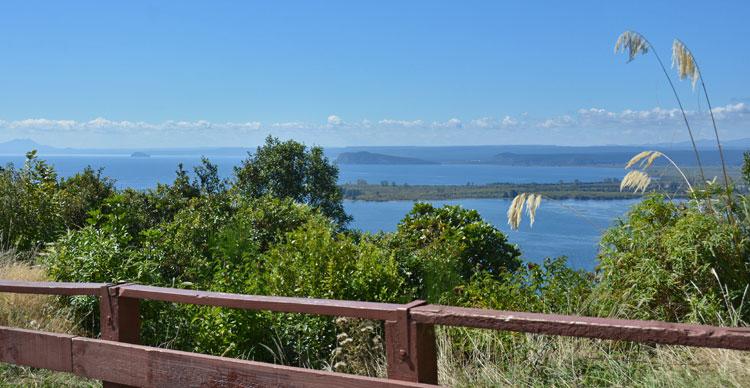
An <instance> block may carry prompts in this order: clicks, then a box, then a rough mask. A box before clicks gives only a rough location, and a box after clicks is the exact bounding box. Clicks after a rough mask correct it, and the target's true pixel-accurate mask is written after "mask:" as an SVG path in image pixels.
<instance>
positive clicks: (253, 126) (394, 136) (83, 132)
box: [0, 102, 750, 144]
mask: <svg viewBox="0 0 750 388" xmlns="http://www.w3.org/2000/svg"><path fill="white" fill-rule="evenodd" d="M713 113H714V115H715V116H716V119H717V122H718V124H719V129H720V131H722V137H724V138H727V139H730V138H739V137H746V136H747V129H748V128H750V105H748V104H747V103H745V102H738V103H732V104H728V105H724V106H718V107H715V108H714V109H713ZM686 114H687V116H688V119H689V120H690V123H691V126H692V127H693V129H694V131H695V133H696V134H697V135H698V137H710V136H711V135H712V130H711V129H710V128H711V122H710V116H709V114H708V112H706V111H687V112H686ZM683 125H684V124H683V118H682V113H681V112H680V111H679V110H678V109H674V108H662V107H655V108H651V109H643V110H636V109H625V110H621V111H612V110H608V109H605V108H601V107H592V108H585V109H579V110H577V111H575V112H573V113H571V114H564V115H558V116H549V117H533V116H530V115H528V114H525V113H524V114H521V115H519V116H516V117H514V116H510V115H499V116H495V117H491V116H484V117H479V118H475V119H470V120H467V121H465V122H464V121H462V120H461V119H459V118H456V117H454V118H451V119H449V120H445V121H427V120H425V119H399V118H384V119H380V120H372V121H371V120H367V119H362V120H359V121H345V120H344V119H342V118H341V117H340V116H338V115H329V116H327V117H326V118H325V120H322V121H318V122H305V121H285V122H271V123H262V122H260V121H255V120H247V121H238V122H212V121H208V120H194V121H189V120H167V121H162V122H146V121H128V120H111V119H107V118H104V117H96V118H93V119H91V120H83V121H77V120H69V119H48V118H28V119H21V120H0V131H3V132H0V134H2V135H3V136H5V137H6V138H7V137H9V136H15V137H23V136H29V135H35V136H48V135H49V136H52V135H55V136H69V137H71V136H73V137H76V136H77V137H76V138H77V139H86V138H87V137H90V136H89V134H91V135H95V136H97V138H113V136H114V138H115V139H118V138H119V139H124V138H126V137H128V136H129V137H130V138H133V139H141V138H142V139H146V136H152V137H161V138H164V139H174V138H175V137H176V136H180V135H185V136H184V137H183V138H184V139H192V140H193V141H198V140H197V139H199V138H202V139H210V140H212V141H214V140H213V139H216V140H215V141H219V139H226V138H234V139H240V140H242V139H249V138H255V137H261V138H262V137H265V136H266V135H268V134H269V133H270V134H274V135H276V136H281V137H286V138H296V139H313V141H323V139H326V138H327V136H329V138H330V139H336V140H337V141H352V142H354V141H356V142H363V144H364V143H367V142H368V141H381V142H383V143H390V144H398V142H402V143H404V144H410V143H414V142H434V141H438V140H439V139H442V140H443V141H446V142H449V141H450V142H471V141H472V140H473V139H481V141H487V142H492V143H498V142H514V141H525V142H546V143H553V142H558V143H564V142H567V141H570V142H576V141H578V140H579V139H581V138H582V137H586V141H587V142H595V141H599V142H607V143H617V142H624V141H631V142H634V141H650V140H654V141H656V140H669V139H670V136H671V138H674V136H680V135H679V132H680V131H682V130H683ZM509 129H512V130H513V131H512V132H510V134H511V135H515V134H516V133H524V135H523V136H522V137H515V136H508V132H503V133H504V135H503V136H504V137H498V136H499V135H493V134H492V133H493V132H497V131H501V132H502V131H504V130H509ZM665 129H666V130H665ZM344 131H345V132H344ZM628 134H631V135H628ZM676 134H677V135H676ZM644 136H647V137H650V138H648V139H643V137H644ZM637 138H641V139H637ZM342 139H343V140H342ZM349 139H351V140H349ZM373 139H380V140H373ZM492 139H494V140H492ZM589 139H590V140H589ZM631 139H632V140H631ZM144 141H145V140H144ZM113 142H114V140H113Z"/></svg>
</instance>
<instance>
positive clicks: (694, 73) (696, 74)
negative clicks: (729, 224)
mask: <svg viewBox="0 0 750 388" xmlns="http://www.w3.org/2000/svg"><path fill="white" fill-rule="evenodd" d="M672 66H673V67H677V70H678V74H679V76H680V79H685V78H690V79H691V81H692V83H693V88H695V83H696V81H697V80H700V81H701V88H702V89H703V95H704V96H705V97H706V104H707V105H708V112H709V114H710V116H711V124H712V125H713V128H714V136H715V137H716V146H717V147H718V149H719V158H720V159H721V170H722V172H723V173H724V188H725V189H726V194H727V206H728V208H729V209H728V210H729V212H728V214H729V217H730V218H732V212H731V210H732V197H731V191H730V189H729V174H728V173H727V163H726V161H725V159H724V149H723V148H722V146H721V141H720V140H719V129H718V127H717V125H716V118H715V117H714V110H713V108H712V106H711V99H710V98H709V97H708V91H707V90H706V83H705V81H704V80H703V73H702V72H701V70H700V67H699V66H698V62H697V61H696V60H695V56H694V55H693V53H692V52H691V51H690V49H688V48H687V46H685V44H684V43H682V41H681V40H679V39H675V40H674V43H672Z"/></svg>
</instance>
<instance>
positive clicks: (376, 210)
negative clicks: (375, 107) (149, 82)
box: [0, 155, 637, 270]
mask: <svg viewBox="0 0 750 388" xmlns="http://www.w3.org/2000/svg"><path fill="white" fill-rule="evenodd" d="M42 158H43V159H45V160H47V161H48V162H49V163H51V164H52V165H54V166H55V168H56V169H57V171H58V173H59V174H60V175H62V176H69V175H71V174H74V173H76V172H78V171H80V170H81V169H83V168H84V167H86V166H87V165H91V166H92V167H94V168H104V174H105V175H107V176H109V177H112V178H114V179H116V181H117V187H119V188H124V187H133V188H137V189H145V188H150V187H154V186H155V185H156V184H157V183H159V182H161V183H167V182H171V181H172V180H173V179H174V171H175V169H176V167H177V164H178V163H183V164H184V165H185V167H186V168H187V169H190V168H191V167H192V166H195V165H197V164H199V163H200V157H199V156H152V157H148V158H133V157H130V156H129V155H122V156H117V155H115V156H113V155H78V156H69V155H65V156H48V155H43V156H42ZM23 160H24V158H23V157H22V156H0V164H2V165H5V164H6V163H8V162H13V163H14V164H16V165H17V166H20V164H22V163H23ZM211 160H212V161H213V162H214V163H216V164H217V165H218V166H219V172H220V174H221V175H222V176H223V177H229V176H231V174H232V167H233V166H235V165H237V164H238V163H239V162H240V161H241V160H242V157H226V156H223V157H211ZM339 168H340V176H339V181H340V182H341V183H347V182H356V181H357V180H360V179H363V180H366V181H368V182H369V183H380V182H381V181H388V182H396V183H397V184H404V183H407V184H411V185H418V184H427V185H429V184H458V185H461V184H467V183H473V184H486V183H496V182H510V183H529V182H538V183H554V182H558V181H561V180H562V181H568V182H569V181H573V180H576V179H577V180H579V181H582V182H591V181H599V180H603V179H606V178H617V177H622V174H623V170H622V169H621V168H598V167H516V166H493V165H469V164H464V165H462V164H448V165H341V166H339ZM636 201H637V200H612V201H592V200H587V201H582V200H563V201H544V202H543V203H542V205H541V207H540V208H539V211H538V214H537V221H536V223H535V224H534V227H533V228H529V226H528V223H525V224H524V225H522V227H521V228H520V230H518V231H511V230H510V229H509V228H508V226H507V224H506V219H505V212H506V210H507V208H508V205H509V200H506V199H463V200H453V201H429V202H431V203H433V204H436V205H441V204H451V205H461V206H464V207H466V208H470V209H476V210H477V211H479V212H480V214H481V215H482V217H483V218H484V219H485V220H487V221H488V222H491V223H492V224H494V225H495V226H497V227H498V228H500V229H501V230H503V231H504V232H505V233H506V234H507V235H508V238H509V240H510V241H511V242H512V243H515V244H518V245H519V247H520V248H521V251H522V252H523V254H524V258H525V259H527V260H529V261H534V262H540V261H541V260H543V259H544V258H545V257H557V256H562V255H565V256H568V257H569V262H570V264H571V265H572V266H574V267H576V268H584V269H589V270H590V269H593V267H594V265H595V262H594V258H595V256H596V252H597V244H598V241H599V237H600V236H601V234H602V232H603V231H604V230H605V229H606V228H607V227H608V226H609V225H611V224H612V222H613V221H614V220H615V219H616V218H617V217H619V216H621V215H623V214H624V213H625V212H626V211H627V209H628V208H629V207H630V206H631V205H632V204H633V203H635V202H636ZM412 205H413V202H411V201H386V202H363V201H345V202H344V207H345V208H346V211H347V212H348V213H349V214H351V215H352V216H353V217H354V221H353V222H352V224H351V226H352V227H354V228H358V229H361V230H364V231H370V232H377V231H380V230H382V231H393V230H395V229H396V225H397V224H398V222H399V221H400V220H401V219H402V218H403V217H404V215H405V214H406V213H408V212H409V210H411V207H412Z"/></svg>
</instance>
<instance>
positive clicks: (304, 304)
mask: <svg viewBox="0 0 750 388" xmlns="http://www.w3.org/2000/svg"><path fill="white" fill-rule="evenodd" d="M118 289H119V290H120V291H119V296H120V297H123V298H136V299H149V300H158V301H164V302H177V303H189V304H199V305H208V306H218V307H233V308H240V309H249V310H269V311H277V312H289V313H305V314H317V315H333V316H346V317H355V318H365V319H375V320H390V319H395V314H396V310H397V309H398V308H400V307H402V306H403V305H401V304H396V303H376V302H354V301H348V300H335V299H314V298H293V297H284V296H263V295H242V294H228V293H223V292H212V291H194V290H184V289H175V288H162V287H152V286H142V285H130V284H127V285H122V286H118Z"/></svg>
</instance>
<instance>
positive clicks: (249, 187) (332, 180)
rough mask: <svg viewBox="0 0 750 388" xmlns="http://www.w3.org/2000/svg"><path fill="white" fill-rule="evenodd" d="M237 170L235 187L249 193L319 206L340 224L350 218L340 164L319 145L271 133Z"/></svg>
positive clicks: (235, 171)
mask: <svg viewBox="0 0 750 388" xmlns="http://www.w3.org/2000/svg"><path fill="white" fill-rule="evenodd" d="M234 174H235V179H236V181H235V188H236V189H237V190H239V191H240V192H241V193H242V194H244V195H246V196H249V197H260V196H263V195H271V196H274V197H278V198H291V199H293V200H295V201H297V202H302V203H306V204H309V205H310V206H312V207H314V208H316V209H319V210H320V211H321V212H322V213H323V214H325V215H326V216H328V217H330V218H331V219H333V220H334V221H335V222H337V223H338V224H339V225H345V224H346V223H347V222H349V221H350V219H351V217H349V216H348V215H347V214H346V212H345V211H344V206H343V203H342V200H343V195H342V193H341V189H340V188H339V187H338V185H337V184H336V183H337V181H338V176H339V170H338V167H336V166H335V165H333V164H331V163H330V162H329V160H328V158H326V157H325V155H323V149H322V148H320V147H310V148H308V147H306V146H305V145H304V144H302V143H299V142H296V141H294V140H287V141H283V142H282V141H279V139H277V138H275V137H272V136H268V137H267V138H266V143H265V144H264V145H263V146H260V147H258V149H257V150H256V152H255V154H248V157H247V159H245V160H244V161H243V162H242V164H241V165H240V166H237V167H235V169H234Z"/></svg>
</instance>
